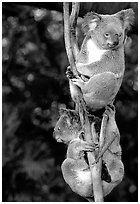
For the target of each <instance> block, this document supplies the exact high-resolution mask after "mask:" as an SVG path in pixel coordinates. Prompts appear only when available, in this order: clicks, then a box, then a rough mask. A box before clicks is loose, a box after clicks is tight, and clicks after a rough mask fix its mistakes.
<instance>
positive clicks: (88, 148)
mask: <svg viewBox="0 0 140 204" xmlns="http://www.w3.org/2000/svg"><path fill="white" fill-rule="evenodd" d="M96 148H99V145H98V144H89V143H88V142H86V141H84V150H85V151H88V152H93V151H94V150H95V149H96Z"/></svg>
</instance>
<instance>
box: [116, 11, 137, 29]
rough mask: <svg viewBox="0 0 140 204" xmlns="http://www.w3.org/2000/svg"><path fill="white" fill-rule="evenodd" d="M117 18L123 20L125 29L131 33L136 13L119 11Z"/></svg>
mask: <svg viewBox="0 0 140 204" xmlns="http://www.w3.org/2000/svg"><path fill="white" fill-rule="evenodd" d="M116 16H117V17H118V18H119V19H120V20H121V22H122V25H123V27H124V29H125V30H127V31H129V30H130V29H131V26H132V25H133V24H134V20H135V13H134V11H133V9H126V10H122V11H119V12H118V13H116Z"/></svg>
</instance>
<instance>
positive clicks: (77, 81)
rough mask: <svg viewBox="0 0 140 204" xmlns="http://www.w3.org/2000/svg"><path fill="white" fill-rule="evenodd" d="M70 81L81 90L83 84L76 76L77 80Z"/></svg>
mask: <svg viewBox="0 0 140 204" xmlns="http://www.w3.org/2000/svg"><path fill="white" fill-rule="evenodd" d="M71 81H72V82H73V84H75V85H77V86H79V87H80V88H83V86H84V83H85V82H84V81H83V80H82V79H81V78H80V77H79V76H77V78H74V79H71Z"/></svg>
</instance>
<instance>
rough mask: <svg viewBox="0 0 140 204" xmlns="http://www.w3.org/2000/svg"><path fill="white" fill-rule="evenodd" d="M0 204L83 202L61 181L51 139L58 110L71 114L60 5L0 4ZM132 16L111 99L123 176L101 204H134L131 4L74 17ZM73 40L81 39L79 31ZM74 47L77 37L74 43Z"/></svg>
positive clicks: (57, 148)
mask: <svg viewBox="0 0 140 204" xmlns="http://www.w3.org/2000/svg"><path fill="white" fill-rule="evenodd" d="M2 7H3V13H2V14H3V15H2V20H3V23H2V35H3V36H2V37H3V40H2V46H3V53H2V54H3V56H2V57H3V58H2V60H3V79H2V83H3V89H2V91H3V123H2V127H3V140H2V142H3V161H2V162H3V170H2V176H3V185H2V190H3V198H2V199H3V201H19V202H22V201H36V202H37V201H44V202H51V201H52V202H53V201H56V202H60V201H65V202H66V201H68V202H69V201H72V202H74V201H75V202H78V201H86V200H85V199H84V198H82V197H80V196H78V195H76V194H75V193H73V192H72V191H71V189H70V188H69V186H68V185H67V184H66V183H65V182H64V180H63V177H62V174H61V169H60V166H61V163H62V161H63V160H64V158H65V153H66V147H65V145H64V144H60V143H57V142H56V141H55V140H54V139H53V129H54V126H55V123H56V121H57V119H58V118H59V108H61V107H67V108H71V109H73V108H74V106H73V102H72V100H71V97H70V92H69V87H68V80H67V78H66V76H65V70H66V67H67V66H68V60H67V56H66V51H65V46H64V39H63V14H62V3H56V2H55V3H51V2H50V3H39V2H38V3H3V4H2ZM127 8H133V9H134V11H135V13H136V20H135V24H134V26H133V28H132V30H131V32H130V33H129V36H130V37H131V39H132V40H130V41H129V43H128V44H127V46H126V49H125V50H126V71H125V76H124V80H123V84H122V87H121V89H120V91H119V93H118V95H117V97H116V100H115V106H116V112H117V113H116V121H117V125H118V127H119V130H120V134H121V146H122V160H123V163H124V166H125V176H124V179H123V181H122V182H121V184H119V185H118V187H117V188H115V189H114V190H113V191H112V193H111V194H110V195H108V196H107V197H106V198H105V201H112V202H115V201H116V202H119V201H122V202H123V201H125V202H128V201H129V202H130V201H131V202H132V201H137V200H138V198H137V183H138V182H137V181H138V171H137V169H138V161H137V153H138V152H137V150H138V146H137V143H138V137H137V133H138V131H137V128H138V126H137V125H138V124H137V121H138V120H137V116H138V114H137V106H138V103H137V96H138V87H137V84H138V81H137V71H138V56H137V54H138V52H137V49H138V48H137V41H138V40H137V39H138V29H137V24H138V23H137V21H138V19H137V13H138V12H137V3H135V2H133V3H132V2H126V3H121V2H116V3H99V2H98V3H96V2H95V3H92V2H91V3H81V9H80V14H79V15H80V16H81V17H83V15H84V14H86V13H87V12H88V11H91V10H94V11H95V12H98V13H102V14H106V13H108V14H112V13H115V12H117V11H119V10H121V9H127ZM79 33H81V32H80V31H79ZM79 39H80V40H81V39H82V37H81V36H79Z"/></svg>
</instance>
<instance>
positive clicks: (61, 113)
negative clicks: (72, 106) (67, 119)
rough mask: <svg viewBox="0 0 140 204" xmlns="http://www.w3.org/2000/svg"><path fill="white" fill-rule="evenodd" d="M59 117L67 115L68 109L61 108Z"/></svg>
mask: <svg viewBox="0 0 140 204" xmlns="http://www.w3.org/2000/svg"><path fill="white" fill-rule="evenodd" d="M59 115H60V116H61V115H67V109H66V108H60V109H59Z"/></svg>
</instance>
